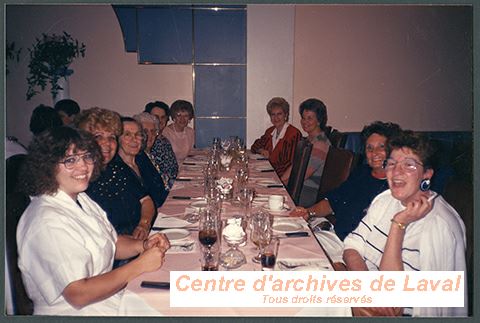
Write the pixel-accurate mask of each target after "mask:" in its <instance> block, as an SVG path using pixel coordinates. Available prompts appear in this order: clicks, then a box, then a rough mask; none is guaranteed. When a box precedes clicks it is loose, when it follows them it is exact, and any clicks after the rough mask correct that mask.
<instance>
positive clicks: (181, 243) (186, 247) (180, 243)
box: [167, 236, 197, 253]
mask: <svg viewBox="0 0 480 323" xmlns="http://www.w3.org/2000/svg"><path fill="white" fill-rule="evenodd" d="M196 246H197V244H196V243H195V240H194V239H193V238H192V237H191V236H190V237H188V238H185V239H182V240H173V241H170V249H168V251H167V253H192V252H194V251H195V250H196Z"/></svg>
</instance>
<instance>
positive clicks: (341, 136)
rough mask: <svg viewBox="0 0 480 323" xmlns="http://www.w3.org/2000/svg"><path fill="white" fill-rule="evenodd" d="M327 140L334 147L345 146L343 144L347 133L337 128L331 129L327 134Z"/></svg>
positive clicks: (345, 141)
mask: <svg viewBox="0 0 480 323" xmlns="http://www.w3.org/2000/svg"><path fill="white" fill-rule="evenodd" d="M327 137H328V140H330V143H331V144H332V146H334V147H336V148H342V149H343V148H345V144H346V143H347V134H346V133H342V132H340V131H338V130H337V129H333V130H332V131H331V132H330V133H329V135H328V136H327Z"/></svg>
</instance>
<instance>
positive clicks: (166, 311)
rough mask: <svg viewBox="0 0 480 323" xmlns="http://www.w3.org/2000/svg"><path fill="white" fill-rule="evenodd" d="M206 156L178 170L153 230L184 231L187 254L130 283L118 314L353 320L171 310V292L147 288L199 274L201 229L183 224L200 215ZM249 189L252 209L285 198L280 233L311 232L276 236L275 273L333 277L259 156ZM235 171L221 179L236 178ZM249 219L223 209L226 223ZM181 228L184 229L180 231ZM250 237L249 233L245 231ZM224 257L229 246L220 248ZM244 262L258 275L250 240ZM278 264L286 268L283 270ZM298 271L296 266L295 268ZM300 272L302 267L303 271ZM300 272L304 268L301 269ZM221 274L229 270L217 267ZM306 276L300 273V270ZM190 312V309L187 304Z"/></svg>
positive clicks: (338, 312)
mask: <svg viewBox="0 0 480 323" xmlns="http://www.w3.org/2000/svg"><path fill="white" fill-rule="evenodd" d="M206 158H207V155H206V151H202V150H196V151H195V152H194V153H193V154H192V155H189V157H187V159H185V160H184V162H183V163H182V164H181V165H180V170H179V174H178V178H177V181H176V182H175V184H174V185H173V187H172V188H171V191H170V193H169V196H168V198H167V200H166V201H165V203H164V204H163V205H162V207H161V208H159V210H158V211H159V212H158V216H157V218H156V220H155V223H154V224H153V226H152V228H153V229H154V230H155V231H152V232H151V234H153V233H154V232H158V230H161V229H163V228H168V227H169V225H168V224H171V226H172V227H183V229H184V230H185V229H186V230H189V232H190V236H189V237H188V238H187V239H191V240H192V245H189V247H188V248H185V247H182V246H175V244H173V245H174V246H173V247H172V248H171V249H170V250H168V251H167V253H166V256H165V262H164V264H163V266H162V267H161V268H160V269H159V270H157V271H155V272H150V273H144V274H142V275H140V276H139V277H137V278H136V279H134V280H132V281H131V282H129V283H128V285H127V287H126V288H125V290H124V293H123V296H122V301H121V306H120V310H119V314H120V315H123V316H351V309H350V307H285V308H243V307H229V308H225V307H203V308H197V307H170V292H169V290H168V289H154V288H144V287H142V286H141V282H142V281H169V279H170V272H171V271H199V270H201V265H200V255H201V254H200V245H199V241H198V223H193V224H185V225H181V224H182V222H181V221H182V220H181V219H183V218H184V215H185V214H187V213H192V212H197V211H198V208H197V206H196V205H197V204H198V203H201V201H202V200H201V198H202V197H203V195H204V189H203V173H202V167H203V165H205V163H206ZM248 165H249V180H248V185H249V186H250V187H253V188H254V189H255V191H256V196H257V197H263V198H262V199H261V198H257V199H254V201H253V203H252V209H253V210H255V208H256V207H259V208H262V207H266V208H267V211H268V207H267V205H268V203H267V202H266V200H265V197H266V196H269V195H271V194H275V195H283V196H284V199H285V207H284V209H283V210H281V211H275V212H273V211H270V212H271V214H272V215H273V216H274V221H275V222H274V223H281V224H283V225H282V226H281V227H282V228H284V227H287V228H289V227H292V228H293V229H294V230H295V231H301V232H308V236H296V237H287V236H286V234H285V233H284V232H275V233H276V234H277V235H279V236H280V247H279V251H278V256H277V266H276V270H294V269H290V268H289V267H285V266H288V264H289V263H293V264H295V263H296V264H298V263H300V264H302V262H303V267H304V269H305V270H315V271H317V270H320V271H322V270H323V271H332V270H333V267H332V265H331V262H330V261H329V259H328V256H327V255H326V254H325V252H324V251H323V249H322V247H321V246H320V245H319V243H318V242H317V240H316V238H315V235H314V234H313V233H312V232H311V230H310V229H309V227H308V225H307V222H306V221H305V220H304V219H303V218H291V217H289V216H288V215H289V212H290V210H291V209H292V208H294V207H295V205H294V203H293V201H292V199H291V198H290V196H289V195H288V193H287V190H286V189H285V187H284V186H283V185H282V183H281V181H280V180H279V178H278V176H277V174H276V173H275V172H274V171H273V169H272V168H271V165H270V163H269V162H268V160H266V159H265V158H262V156H260V155H254V154H249V163H248ZM234 170H235V166H234V165H233V167H232V170H230V172H225V173H223V176H228V177H232V178H233V177H234ZM243 214H245V207H244V206H241V205H240V204H239V203H238V202H237V201H235V199H232V200H227V201H224V202H223V203H222V211H221V216H222V218H223V219H225V218H230V217H234V216H236V215H243ZM179 223H180V225H179ZM247 236H248V231H247ZM221 248H222V251H225V250H226V249H227V248H228V246H227V244H226V243H222V244H221ZM239 249H240V250H241V251H242V252H243V253H244V254H245V256H246V259H247V263H246V264H244V265H242V266H241V267H239V268H237V269H230V270H238V271H259V270H261V265H260V264H257V263H254V262H253V261H252V257H254V256H255V255H256V254H257V253H258V249H257V248H256V246H255V245H254V244H253V243H252V242H251V241H250V240H249V239H247V244H246V245H245V246H243V247H240V248H239ZM280 264H285V266H284V267H281V266H280ZM292 267H294V266H292ZM300 267H301V266H300ZM299 269H300V268H299ZM219 270H226V269H224V268H222V267H221V266H220V267H219ZM300 270H302V269H300ZM186 306H188V304H186Z"/></svg>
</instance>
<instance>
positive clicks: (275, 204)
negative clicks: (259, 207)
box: [268, 195, 283, 211]
mask: <svg viewBox="0 0 480 323" xmlns="http://www.w3.org/2000/svg"><path fill="white" fill-rule="evenodd" d="M268 208H269V209H270V210H272V211H281V210H282V209H283V195H270V196H269V198H268Z"/></svg>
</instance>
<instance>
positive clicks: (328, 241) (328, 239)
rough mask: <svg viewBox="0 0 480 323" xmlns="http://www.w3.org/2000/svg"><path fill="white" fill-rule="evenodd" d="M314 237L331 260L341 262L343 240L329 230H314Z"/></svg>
mask: <svg viewBox="0 0 480 323" xmlns="http://www.w3.org/2000/svg"><path fill="white" fill-rule="evenodd" d="M315 237H316V238H317V240H318V242H320V244H321V245H322V247H323V249H325V252H326V253H327V254H328V256H329V257H330V259H331V260H332V262H334V263H335V262H343V248H344V245H343V242H342V240H340V238H339V237H338V236H337V235H336V234H335V232H331V231H316V232H315Z"/></svg>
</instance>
